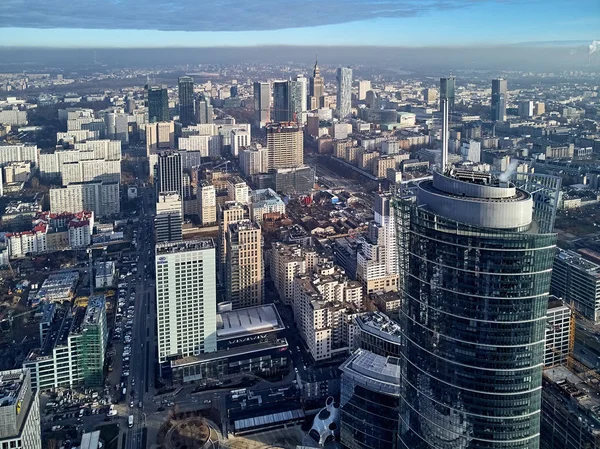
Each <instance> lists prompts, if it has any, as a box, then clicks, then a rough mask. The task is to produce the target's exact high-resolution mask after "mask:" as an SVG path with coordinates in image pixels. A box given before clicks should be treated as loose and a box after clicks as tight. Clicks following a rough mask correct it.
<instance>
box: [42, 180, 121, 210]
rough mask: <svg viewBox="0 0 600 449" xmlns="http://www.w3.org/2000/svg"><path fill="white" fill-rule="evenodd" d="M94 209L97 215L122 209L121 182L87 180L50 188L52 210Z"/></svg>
mask: <svg viewBox="0 0 600 449" xmlns="http://www.w3.org/2000/svg"><path fill="white" fill-rule="evenodd" d="M82 210H89V211H93V212H94V215H95V216H96V217H105V216H110V215H116V214H118V213H119V212H120V211H121V197H120V185H119V183H103V182H86V183H74V184H69V185H67V186H63V187H59V188H53V189H50V212H52V213H62V212H73V213H75V212H79V211H82Z"/></svg>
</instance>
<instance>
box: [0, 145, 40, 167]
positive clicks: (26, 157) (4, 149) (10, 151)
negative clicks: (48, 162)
mask: <svg viewBox="0 0 600 449" xmlns="http://www.w3.org/2000/svg"><path fill="white" fill-rule="evenodd" d="M39 156H40V150H39V149H38V147H37V145H25V144H23V143H18V144H15V145H2V144H0V166H4V165H6V164H10V163H12V162H30V163H32V164H33V165H35V166H36V167H37V166H38V164H39Z"/></svg>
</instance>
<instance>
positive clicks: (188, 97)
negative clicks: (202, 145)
mask: <svg viewBox="0 0 600 449" xmlns="http://www.w3.org/2000/svg"><path fill="white" fill-rule="evenodd" d="M178 85H179V121H180V122H181V124H182V125H183V126H188V125H190V124H192V123H194V118H195V116H194V79H193V78H192V77H191V76H181V77H179V81H178Z"/></svg>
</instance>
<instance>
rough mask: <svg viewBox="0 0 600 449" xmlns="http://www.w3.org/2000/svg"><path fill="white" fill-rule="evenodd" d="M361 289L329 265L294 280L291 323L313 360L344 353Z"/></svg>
mask: <svg viewBox="0 0 600 449" xmlns="http://www.w3.org/2000/svg"><path fill="white" fill-rule="evenodd" d="M361 304H362V288H361V285H360V284H359V283H358V282H356V281H349V280H348V278H347V277H346V275H345V273H344V271H343V270H342V269H341V268H339V267H338V266H336V265H334V264H333V263H332V262H328V263H324V264H320V265H319V266H318V267H317V268H316V270H315V273H314V274H313V275H312V276H308V275H300V276H297V277H296V278H295V280H294V299H293V309H294V320H295V321H296V324H297V326H298V329H299V331H300V335H301V336H302V339H303V340H304V342H305V343H306V345H307V347H308V350H309V352H310V354H311V356H312V358H313V359H314V360H315V361H320V360H327V359H330V358H331V357H333V356H335V355H337V354H340V353H347V352H348V348H349V337H350V335H352V332H350V331H349V329H348V328H349V326H350V325H351V323H352V320H353V319H354V317H355V316H356V315H357V314H359V313H360V312H361V309H360V306H361Z"/></svg>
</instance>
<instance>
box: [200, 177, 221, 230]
mask: <svg viewBox="0 0 600 449" xmlns="http://www.w3.org/2000/svg"><path fill="white" fill-rule="evenodd" d="M198 201H199V203H200V221H201V222H202V224H203V225H209V224H213V223H216V222H217V194H216V190H215V186H213V185H212V184H210V183H209V182H208V181H201V182H200V185H199V186H198Z"/></svg>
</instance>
